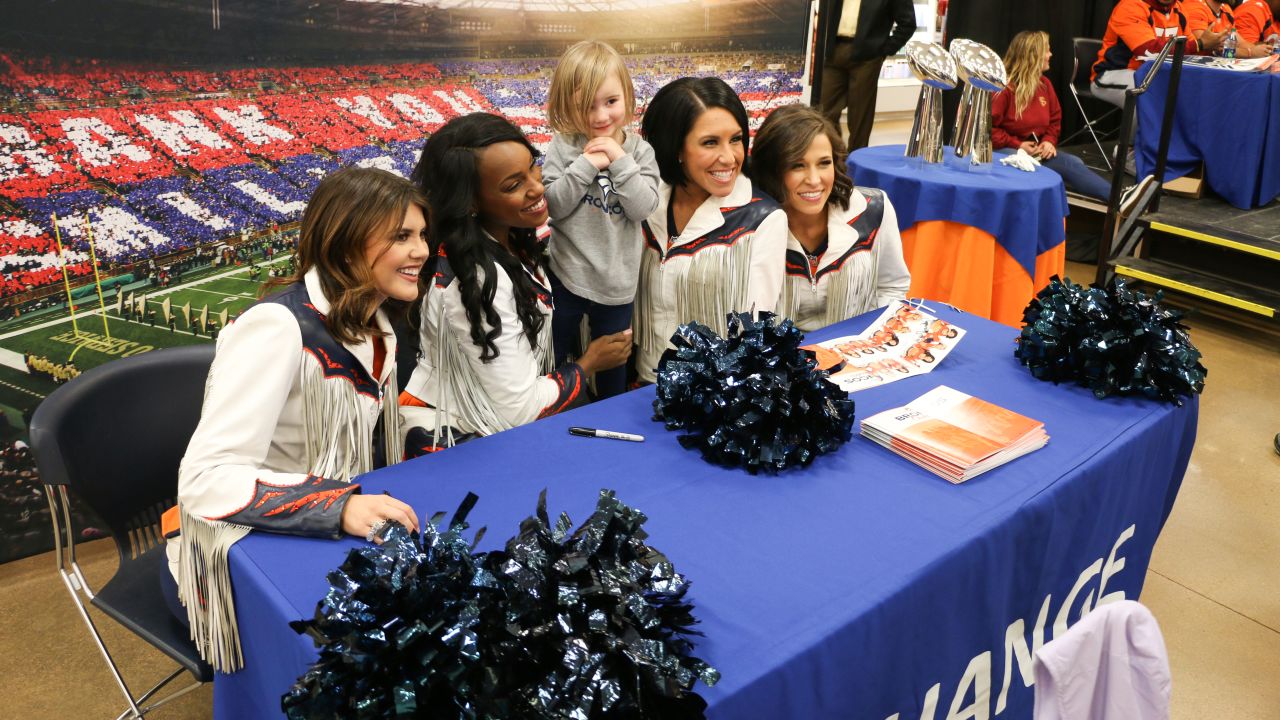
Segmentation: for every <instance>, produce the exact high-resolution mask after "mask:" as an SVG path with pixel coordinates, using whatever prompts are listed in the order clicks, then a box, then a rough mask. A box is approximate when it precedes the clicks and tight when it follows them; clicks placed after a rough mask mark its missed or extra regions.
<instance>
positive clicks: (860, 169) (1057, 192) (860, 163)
mask: <svg viewBox="0 0 1280 720" xmlns="http://www.w3.org/2000/svg"><path fill="white" fill-rule="evenodd" d="M903 147H904V146H902V145H877V146H875V147H868V148H862V149H861V150H855V151H854V152H852V153H849V160H848V165H849V176H850V177H852V178H853V181H854V183H855V184H857V185H863V186H870V187H877V188H880V189H882V190H884V191H885V192H886V193H888V195H889V200H890V201H891V202H893V208H894V210H896V211H897V213H898V227H899V229H900V230H906V229H907V228H909V227H911V226H912V225H915V224H916V223H918V222H924V221H929V220H949V221H951V222H957V223H961V224H964V225H972V226H973V227H976V228H980V229H982V230H984V231H986V232H987V233H989V234H990V235H992V236H993V237H995V239H996V241H997V242H999V243H1000V245H1001V247H1003V248H1004V249H1005V250H1006V251H1007V252H1008V253H1009V255H1010V256H1012V257H1013V258H1014V259H1015V260H1017V261H1018V264H1019V265H1021V266H1022V267H1023V268H1024V269H1025V270H1026V271H1027V276H1028V277H1035V276H1036V257H1037V256H1039V255H1040V253H1043V252H1045V251H1046V250H1049V249H1052V248H1054V247H1056V246H1058V245H1059V244H1061V243H1062V238H1063V229H1062V219H1063V218H1065V217H1066V216H1067V214H1068V212H1069V209H1068V207H1067V191H1066V186H1064V185H1063V183H1062V177H1061V176H1060V175H1058V174H1057V173H1055V172H1053V171H1052V170H1048V169H1044V168H1040V169H1037V170H1036V171H1035V172H1030V173H1029V172H1023V171H1022V170H1018V169H1016V168H1012V167H1008V166H1006V165H1001V164H1000V162H999V158H997V159H996V161H995V162H994V163H991V164H990V165H986V166H981V167H980V168H972V167H971V166H970V165H969V161H968V160H967V159H965V158H957V157H956V156H955V153H954V152H953V151H952V149H951V148H950V147H947V148H945V149H944V151H943V162H942V163H938V164H930V163H924V162H922V161H921V160H920V159H919V158H906V157H903V156H902V152H903Z"/></svg>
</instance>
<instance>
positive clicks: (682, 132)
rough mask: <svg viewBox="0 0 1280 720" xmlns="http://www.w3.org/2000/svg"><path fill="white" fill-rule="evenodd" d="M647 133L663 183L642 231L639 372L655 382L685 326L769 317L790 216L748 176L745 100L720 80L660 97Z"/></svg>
mask: <svg viewBox="0 0 1280 720" xmlns="http://www.w3.org/2000/svg"><path fill="white" fill-rule="evenodd" d="M642 129H643V132H644V136H645V139H646V140H648V141H649V144H650V145H652V146H653V151H654V155H655V156H656V157H657V160H658V171H659V174H660V175H661V177H662V184H661V185H660V186H659V188H658V208H657V209H656V210H654V211H653V213H652V214H650V215H649V218H648V219H647V220H645V221H644V223H642V226H641V227H642V230H643V232H644V245H645V247H644V254H643V255H642V256H641V261H640V286H639V289H638V291H637V294H636V310H635V323H634V326H635V332H636V342H637V344H638V345H639V351H638V353H637V358H636V372H637V374H638V376H639V378H640V380H641V381H643V382H654V380H655V379H656V374H655V371H656V369H657V366H658V360H659V359H660V358H661V357H662V353H663V351H664V350H666V348H667V347H668V346H669V345H670V342H669V341H670V338H671V335H672V333H674V332H675V331H676V328H678V327H679V326H680V325H682V324H684V323H687V322H690V321H697V322H700V323H702V324H704V325H707V326H709V327H711V328H713V329H715V330H716V331H717V332H719V333H720V334H721V335H723V334H724V333H725V332H726V330H727V326H726V321H725V316H726V315H727V314H728V313H731V312H743V311H748V310H757V311H761V310H765V311H772V310H773V309H774V307H775V306H776V305H777V302H778V294H779V292H780V291H781V289H782V278H783V273H782V268H783V264H784V261H785V257H786V250H787V216H786V213H784V212H783V211H782V209H781V208H779V207H778V203H777V202H775V201H774V200H773V198H770V197H769V196H768V195H766V194H765V193H763V192H760V191H759V189H758V188H756V187H755V186H753V185H752V183H751V181H750V180H749V179H747V177H746V175H744V174H743V173H744V171H745V170H746V167H747V155H748V145H749V144H750V134H749V132H748V128H747V111H746V109H745V108H744V107H743V106H742V101H741V100H739V99H738V96H737V95H736V94H735V93H734V92H733V89H732V88H730V87H729V86H728V84H726V83H725V82H724V81H723V80H720V79H719V78H713V77H705V78H692V77H686V78H680V79H679V80H675V81H672V82H671V83H669V84H667V85H666V86H664V87H663V88H662V89H661V90H659V91H658V93H657V94H656V95H654V97H653V100H652V102H650V103H649V107H648V109H647V110H646V111H645V114H644V122H643V128H642Z"/></svg>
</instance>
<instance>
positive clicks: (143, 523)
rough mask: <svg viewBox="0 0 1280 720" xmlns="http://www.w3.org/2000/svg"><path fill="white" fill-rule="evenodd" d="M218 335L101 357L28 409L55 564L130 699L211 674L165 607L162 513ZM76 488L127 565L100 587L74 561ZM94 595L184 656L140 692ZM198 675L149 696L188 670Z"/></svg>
mask: <svg viewBox="0 0 1280 720" xmlns="http://www.w3.org/2000/svg"><path fill="white" fill-rule="evenodd" d="M212 361H213V345H211V344H209V345H193V346H188V347H181V348H172V349H167V350H155V351H152V352H148V353H144V354H142V355H137V356H135V357H130V358H123V359H120V360H115V361H112V362H110V363H107V364H106V365H103V366H101V367H97V368H94V369H92V370H89V371H88V372H86V373H84V374H83V375H81V376H80V377H78V378H76V379H74V380H72V381H71V382H69V383H67V384H66V385H63V386H62V387H60V388H58V389H57V390H56V391H55V392H54V393H53V394H52V395H50V396H49V397H48V398H46V399H45V400H44V402H43V403H41V404H40V407H39V408H38V409H37V410H36V413H35V417H33V418H32V420H31V428H30V435H31V446H32V450H33V451H34V453H35V457H36V463H37V466H38V468H39V470H40V479H41V481H42V482H43V483H44V486H45V490H46V494H47V496H48V498H49V509H50V511H51V513H52V516H53V539H54V546H55V551H56V552H57V555H58V572H59V574H60V575H61V576H62V581H63V583H64V584H66V586H67V591H68V592H70V593H71V597H72V599H73V600H74V601H75V603H76V609H77V610H79V611H80V617H81V618H82V619H83V620H84V622H85V624H86V625H88V626H89V632H90V633H91V634H92V635H93V639H94V642H95V643H97V645H98V649H99V650H100V651H101V652H102V656H103V658H105V659H106V661H107V665H108V667H110V669H111V673H112V675H113V676H115V680H116V683H117V684H119V686H120V690H121V691H122V692H123V693H124V695H125V698H126V699H127V700H128V703H129V707H128V708H127V709H126V710H125V711H124V712H123V713H121V714H120V717H121V718H124V717H138V718H140V717H142V716H143V715H145V714H146V713H147V712H149V711H151V710H153V709H155V708H156V707H159V706H160V705H163V704H164V703H167V702H169V701H170V700H173V699H174V698H177V697H179V696H180V695H184V694H186V693H188V692H190V691H191V690H194V689H196V688H197V687H199V686H200V685H201V684H202V683H206V682H209V681H211V680H212V679H213V669H212V668H210V667H209V665H208V664H206V663H205V662H204V661H203V660H201V659H200V654H199V652H198V651H197V650H196V647H195V644H194V643H192V641H191V638H190V633H189V631H188V630H187V628H186V627H185V626H183V625H182V623H180V622H178V620H177V619H176V618H174V617H173V614H172V613H171V612H170V611H169V607H168V605H167V604H166V603H165V601H164V597H163V594H162V592H161V590H160V573H164V572H169V565H168V560H167V558H166V555H165V542H164V538H163V537H162V535H161V532H160V514H161V513H162V512H164V511H165V510H166V509H168V508H169V507H171V506H172V505H173V504H174V499H175V497H176V496H177V491H178V465H179V463H180V462H181V461H182V456H183V454H184V453H185V452H186V449H187V443H188V441H190V439H191V435H192V433H193V432H194V431H195V427H196V423H197V422H198V421H199V419H200V408H201V405H202V403H203V401H204V384H205V378H206V377H207V376H208V374H209V365H210V363H211V362H212ZM68 490H70V491H72V492H73V493H74V494H75V496H76V498H77V500H79V501H81V502H83V503H84V504H85V505H86V506H87V507H88V508H89V509H91V510H92V511H93V512H94V513H96V514H97V515H98V517H100V518H101V519H102V521H103V523H104V524H105V525H106V527H107V529H109V530H110V532H111V537H112V538H113V539H114V540H115V543H116V550H117V551H118V552H119V555H120V565H119V567H118V568H117V569H116V573H115V575H113V576H112V577H111V579H110V580H108V581H107V583H106V584H105V585H103V586H102V588H101V589H99V590H98V591H97V592H94V590H93V589H91V588H90V586H89V583H88V582H86V580H85V578H84V574H83V573H82V572H81V571H80V566H79V564H77V562H76V548H75V537H76V533H75V529H74V528H73V527H72V523H71V509H70V504H69V501H68ZM85 600H88V604H89V605H92V606H94V607H96V608H97V609H98V610H100V611H102V612H103V613H104V614H106V615H107V616H108V617H110V618H112V619H113V620H115V621H116V622H118V623H120V624H121V625H124V626H125V627H126V628H128V629H129V630H131V631H132V632H133V633H134V634H136V635H137V636H139V637H141V638H142V639H143V640H146V641H147V642H148V643H150V644H151V645H153V646H155V647H156V648H157V649H158V650H160V651H161V652H163V653H164V654H166V655H168V656H169V657H171V658H173V659H174V660H175V661H176V662H177V663H178V664H179V666H180V667H179V668H178V669H177V670H175V671H174V672H173V673H172V674H170V675H169V676H168V677H167V678H165V679H164V680H162V681H160V682H159V683H158V684H156V686H155V687H153V688H151V689H150V690H148V691H147V692H145V693H143V694H142V695H140V696H137V697H135V696H134V695H133V693H132V692H130V690H129V687H128V685H126V684H125V681H124V678H123V677H122V676H121V675H120V670H119V668H118V667H117V666H116V663H115V661H114V660H113V659H112V657H111V653H110V652H108V650H107V646H106V644H105V643H103V641H102V636H101V635H99V634H98V630H97V628H96V627H95V626H94V623H93V619H92V618H91V617H90V616H89V612H88V606H87V605H86V604H85ZM184 670H185V671H187V672H190V673H191V675H192V676H193V677H194V678H195V680H196V682H195V683H194V684H192V685H189V686H187V687H184V688H183V689H181V690H177V691H175V692H173V693H172V694H170V695H168V696H166V697H165V698H163V699H161V700H159V701H157V702H154V703H151V704H145V703H147V702H148V701H149V700H150V699H151V698H152V696H154V695H155V694H156V693H157V692H158V691H159V690H160V689H161V688H163V687H165V686H166V685H168V684H169V683H170V682H172V681H173V680H175V679H176V678H177V677H178V676H179V675H181V674H182V672H183V671H184Z"/></svg>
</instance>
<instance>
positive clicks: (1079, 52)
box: [1071, 37, 1102, 91]
mask: <svg viewBox="0 0 1280 720" xmlns="http://www.w3.org/2000/svg"><path fill="white" fill-rule="evenodd" d="M1071 47H1072V49H1073V50H1075V53H1076V69H1075V72H1074V73H1072V75H1071V84H1072V85H1075V86H1076V89H1077V90H1085V91H1087V90H1088V89H1089V75H1090V74H1091V73H1092V72H1093V64H1094V63H1095V62H1097V61H1098V51H1099V50H1101V49H1102V41H1101V40H1098V39H1096V38H1083V37H1078V38H1071Z"/></svg>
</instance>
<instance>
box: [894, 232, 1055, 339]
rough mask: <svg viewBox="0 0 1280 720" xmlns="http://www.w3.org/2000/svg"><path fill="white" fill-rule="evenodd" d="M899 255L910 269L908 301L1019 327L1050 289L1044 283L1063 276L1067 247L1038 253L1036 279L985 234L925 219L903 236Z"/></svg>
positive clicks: (991, 237) (903, 233)
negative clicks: (939, 305)
mask: <svg viewBox="0 0 1280 720" xmlns="http://www.w3.org/2000/svg"><path fill="white" fill-rule="evenodd" d="M1063 234H1064V236H1065V227H1064V233H1063ZM902 253H903V255H904V256H905V258H906V261H907V267H908V268H910V269H911V289H910V290H908V291H907V297H919V298H926V299H930V300H941V301H942V302H946V303H950V304H952V305H955V306H956V307H958V308H960V309H961V310H964V311H966V312H971V313H973V314H975V315H981V316H982V317H985V318H990V319H992V320H995V321H996V322H1000V323H1004V324H1005V325H1012V326H1013V327H1021V326H1022V311H1023V310H1024V309H1025V308H1026V307H1027V303H1029V302H1031V299H1032V298H1033V297H1035V295H1036V293H1037V292H1038V291H1039V290H1040V289H1041V288H1043V287H1044V286H1045V285H1048V284H1049V278H1051V277H1053V276H1054V275H1062V274H1063V272H1064V271H1065V268H1066V265H1065V263H1066V259H1067V244H1066V242H1065V237H1064V242H1061V243H1059V244H1058V245H1056V246H1055V247H1054V248H1053V249H1051V250H1048V251H1046V252H1043V253H1041V254H1040V255H1039V256H1038V257H1037V258H1036V274H1035V277H1027V271H1026V270H1025V269H1024V268H1023V267H1022V266H1021V265H1019V264H1018V262H1017V261H1016V260H1014V259H1013V257H1012V256H1010V255H1009V253H1008V252H1006V251H1005V249H1004V248H1003V247H1001V246H1000V243H998V242H996V239H995V237H993V236H992V235H990V234H989V233H986V232H983V231H982V230H979V229H978V228H976V227H973V226H971V225H962V224H960V223H955V222H950V221H946V220H930V221H926V222H918V223H916V224H915V225H913V226H911V227H910V228H908V229H906V230H904V231H903V232H902Z"/></svg>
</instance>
